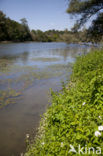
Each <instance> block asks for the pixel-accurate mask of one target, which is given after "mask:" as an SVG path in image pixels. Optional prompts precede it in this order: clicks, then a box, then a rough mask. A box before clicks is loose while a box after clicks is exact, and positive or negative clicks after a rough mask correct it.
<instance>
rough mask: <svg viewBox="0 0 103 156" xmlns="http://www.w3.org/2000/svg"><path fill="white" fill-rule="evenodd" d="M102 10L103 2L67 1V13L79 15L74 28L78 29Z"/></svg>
mask: <svg viewBox="0 0 103 156" xmlns="http://www.w3.org/2000/svg"><path fill="white" fill-rule="evenodd" d="M102 9H103V0H69V6H68V9H67V13H69V14H72V15H80V16H79V17H80V18H79V20H77V24H76V27H77V28H80V27H81V26H82V25H83V24H84V23H85V22H87V20H88V19H89V18H90V17H91V16H93V15H95V14H99V13H100V12H101V11H102Z"/></svg>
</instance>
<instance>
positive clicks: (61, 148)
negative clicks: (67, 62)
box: [25, 50, 103, 156]
mask: <svg viewBox="0 0 103 156" xmlns="http://www.w3.org/2000/svg"><path fill="white" fill-rule="evenodd" d="M51 94H52V105H51V106H50V108H48V110H47V112H46V113H45V114H44V117H43V119H42V120H41V125H40V127H39V131H38V135H37V137H36V139H35V141H33V143H32V144H30V145H28V149H27V153H26V154H25V156H32V155H33V156H54V155H55V156H62V155H65V156H68V152H69V150H70V149H71V147H72V146H73V147H74V148H75V150H76V151H74V152H77V154H78V153H79V152H80V154H86V155H88V154H91V155H92V154H100V152H101V153H103V149H102V145H103V142H102V140H103V132H102V130H103V129H102V125H103V107H102V106H103V50H100V51H93V52H90V53H88V54H87V55H86V56H81V57H79V58H77V61H76V63H75V64H74V67H73V73H72V75H71V81H70V82H69V84H68V85H63V87H62V90H61V91H60V92H55V93H54V92H53V91H51ZM100 126H101V127H100ZM71 145H72V146H71ZM80 147H83V149H82V151H78V150H79V148H80ZM91 147H92V149H90V148H91ZM69 155H74V153H73V152H69Z"/></svg>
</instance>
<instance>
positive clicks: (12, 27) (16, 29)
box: [0, 11, 32, 42]
mask: <svg viewBox="0 0 103 156" xmlns="http://www.w3.org/2000/svg"><path fill="white" fill-rule="evenodd" d="M31 40H32V38H31V34H30V30H29V27H28V25H27V20H26V19H25V18H23V19H21V23H18V22H16V21H14V20H11V19H10V18H7V17H6V15H5V14H4V13H3V12H2V11H0V41H16V42H17V41H31Z"/></svg>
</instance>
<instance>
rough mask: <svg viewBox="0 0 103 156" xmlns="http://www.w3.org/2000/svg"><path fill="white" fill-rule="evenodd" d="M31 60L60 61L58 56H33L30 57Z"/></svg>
mask: <svg viewBox="0 0 103 156" xmlns="http://www.w3.org/2000/svg"><path fill="white" fill-rule="evenodd" d="M31 60H32V61H42V62H55V61H60V60H61V59H60V58H56V57H35V58H32V59H31Z"/></svg>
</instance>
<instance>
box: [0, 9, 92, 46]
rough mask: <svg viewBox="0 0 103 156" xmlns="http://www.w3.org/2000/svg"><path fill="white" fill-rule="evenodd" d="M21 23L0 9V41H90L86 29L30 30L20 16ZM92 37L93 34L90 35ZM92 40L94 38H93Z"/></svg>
mask: <svg viewBox="0 0 103 156" xmlns="http://www.w3.org/2000/svg"><path fill="white" fill-rule="evenodd" d="M20 21H21V23H19V22H16V21H14V20H11V19H10V18H9V17H6V15H5V14H4V13H3V12H2V11H0V41H13V42H24V41H37V42H68V43H78V42H90V41H92V39H91V36H92V35H91V33H88V32H89V31H88V30H86V29H83V30H82V31H75V30H73V29H72V30H71V31H68V29H65V30H64V31H59V30H48V31H45V32H43V31H41V30H30V29H29V26H28V22H27V20H26V19H25V18H22V19H21V20H20ZM92 38H93V36H92ZM93 41H94V40H93Z"/></svg>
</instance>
